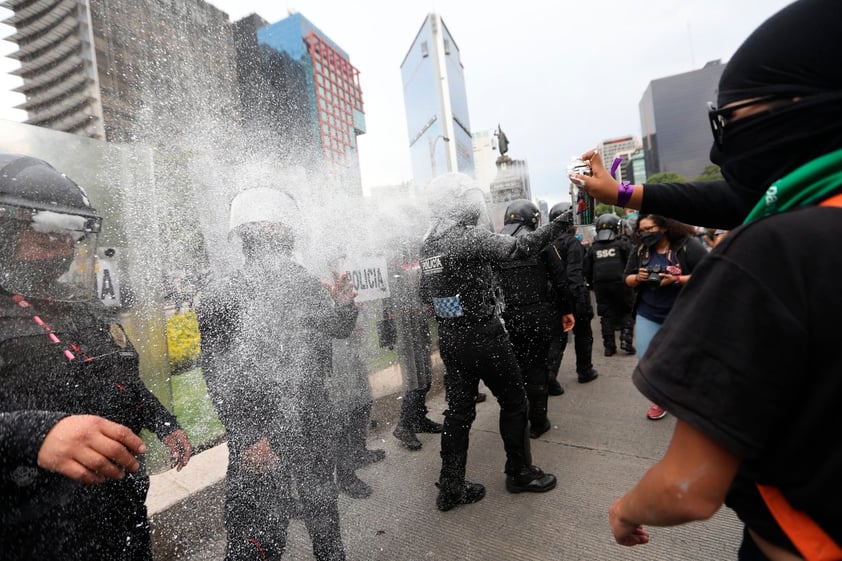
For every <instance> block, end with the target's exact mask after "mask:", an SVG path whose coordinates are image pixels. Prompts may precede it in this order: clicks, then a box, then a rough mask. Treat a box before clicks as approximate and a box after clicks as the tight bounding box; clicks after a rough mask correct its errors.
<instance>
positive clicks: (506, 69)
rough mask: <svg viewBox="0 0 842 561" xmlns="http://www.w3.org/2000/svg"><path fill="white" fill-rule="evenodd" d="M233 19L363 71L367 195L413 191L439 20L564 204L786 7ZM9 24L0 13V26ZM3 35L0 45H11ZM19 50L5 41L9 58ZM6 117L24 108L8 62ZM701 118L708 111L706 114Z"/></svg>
mask: <svg viewBox="0 0 842 561" xmlns="http://www.w3.org/2000/svg"><path fill="white" fill-rule="evenodd" d="M210 4H213V5H214V6H216V7H218V8H219V9H221V10H223V11H224V12H226V13H228V15H229V17H230V19H231V21H236V20H238V19H240V18H242V17H244V16H247V15H249V14H251V13H257V14H259V15H260V16H262V17H263V18H264V19H265V20H267V21H269V22H275V21H278V20H280V19H283V18H285V17H286V16H287V14H288V10H293V11H298V12H300V13H301V14H302V15H304V16H305V17H306V18H307V19H309V20H310V21H311V22H313V24H314V25H316V26H317V27H319V28H320V29H321V30H322V31H323V32H324V33H325V34H327V35H328V36H329V37H330V38H331V39H332V40H334V41H335V42H336V43H337V44H339V45H340V46H341V47H342V48H343V49H344V50H345V51H346V52H347V53H348V54H349V55H350V57H351V63H352V64H353V65H354V66H355V67H356V68H357V69H359V71H360V82H361V85H362V91H363V102H364V104H365V113H366V124H367V128H368V132H367V134H365V135H363V136H361V137H360V139H359V151H360V164H361V168H362V181H363V187H364V188H365V189H368V188H370V187H373V186H381V185H390V184H398V183H401V182H403V181H407V180H410V179H411V177H412V170H411V167H410V162H409V152H408V144H409V140H408V135H407V131H406V119H405V113H404V105H403V93H402V89H401V75H400V64H401V62H402V60H403V57H404V55H405V54H406V52H407V50H408V49H409V46H410V44H411V43H412V40H413V39H414V38H415V35H416V33H417V32H418V30H419V28H420V27H421V24H422V23H423V21H424V17H425V16H426V14H427V13H429V12H431V11H437V12H439V13H440V14H441V15H442V18H443V19H444V22H445V24H446V25H447V27H448V28H449V29H450V32H451V33H452V35H453V37H454V39H455V40H456V43H457V45H458V46H459V49H460V51H461V55H462V63H463V64H464V66H465V80H466V88H467V94H468V106H469V111H470V124H471V128H472V130H474V131H479V130H487V129H494V128H496V127H497V124H498V123H500V125H501V126H502V128H503V131H504V132H505V133H506V136H507V137H508V139H509V152H508V155H509V156H511V157H512V158H515V159H524V160H526V161H527V163H528V165H529V170H530V174H531V181H532V190H533V195H534V196H535V197H536V198H543V199H546V200H548V201H549V202H550V204H553V203H554V202H558V201H560V200H563V199H566V198H567V195H566V193H567V184H568V182H567V178H566V173H565V170H566V167H567V163H568V162H569V160H570V157H571V156H573V155H578V154H579V153H581V152H583V151H584V150H586V149H587V148H589V147H592V146H594V145H595V144H596V143H597V142H599V141H600V140H603V139H608V138H613V137H617V136H623V135H627V134H634V135H640V119H639V116H638V115H639V114H638V103H639V102H640V99H641V97H642V95H643V92H644V91H645V89H646V87H647V85H648V84H649V82H650V81H651V80H654V79H657V78H663V77H665V76H671V75H674V74H680V73H683V72H688V71H691V70H695V69H698V68H701V67H702V66H703V65H704V64H705V63H706V62H708V61H710V60H715V59H721V60H722V61H723V62H727V60H728V59H729V58H730V56H731V55H732V54H733V52H734V50H735V49H736V48H737V47H738V46H739V44H740V43H741V42H742V41H743V40H744V39H745V38H746V37H747V36H748V35H749V33H751V31H752V30H753V29H754V28H755V27H757V26H758V25H759V24H760V23H761V22H762V21H763V20H764V19H766V18H767V17H768V16H770V15H771V14H773V13H774V12H776V11H777V10H779V9H780V8H782V7H783V6H785V5H787V4H789V0H636V1H635V0H594V1H592V2H589V3H585V2H572V1H561V2H547V0H519V1H517V2H504V1H502V0H482V1H480V0H450V1H443V0H440V1H438V2H407V1H403V0H353V1H349V0H299V1H298V2H284V1H283V0H210ZM8 13H9V12H7V11H5V10H3V9H0V18H4V17H6V16H7V15H8ZM10 32H11V31H9V29H8V28H4V29H0V36H7V35H8V34H10ZM13 49H14V45H11V44H9V43H8V42H5V41H4V42H0V53H2V54H5V53H8V52H10V51H12V50H13ZM0 63H2V66H0V118H7V119H13V120H22V119H23V117H22V116H21V114H20V112H19V111H16V110H12V109H11V107H13V106H14V105H15V104H17V103H20V102H21V101H22V99H21V98H20V97H18V94H10V93H8V92H9V90H10V89H11V88H14V87H15V86H16V85H17V84H18V83H19V82H17V81H16V78H14V77H9V76H7V75H6V73H7V72H8V71H9V69H11V68H14V67H15V64H16V62H15V61H12V60H10V59H7V58H4V59H3V60H0ZM698 110H699V111H704V110H705V108H704V107H699V108H698Z"/></svg>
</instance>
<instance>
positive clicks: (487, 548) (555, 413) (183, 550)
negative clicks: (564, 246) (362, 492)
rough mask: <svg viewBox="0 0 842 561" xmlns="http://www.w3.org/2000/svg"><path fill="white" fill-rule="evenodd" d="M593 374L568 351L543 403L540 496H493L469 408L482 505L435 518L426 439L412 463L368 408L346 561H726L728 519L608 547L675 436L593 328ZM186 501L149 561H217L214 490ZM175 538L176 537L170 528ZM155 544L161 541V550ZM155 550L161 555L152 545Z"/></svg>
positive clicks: (497, 478) (350, 504) (498, 480)
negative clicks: (371, 457)
mask: <svg viewBox="0 0 842 561" xmlns="http://www.w3.org/2000/svg"><path fill="white" fill-rule="evenodd" d="M593 327H594V335H595V339H596V340H595V343H594V366H595V367H596V369H597V370H598V371H599V378H598V379H596V380H595V381H593V382H591V383H589V384H579V383H577V381H576V375H575V372H574V368H573V364H574V360H573V359H574V357H573V356H572V355H573V347H572V339H571V344H570V345H569V346H568V353H567V356H565V359H564V361H563V362H562V366H561V370H560V375H559V380H560V381H561V382H562V385H563V386H564V387H565V388H566V392H565V394H564V395H563V396H559V397H551V398H550V419H551V420H552V421H553V428H552V430H550V431H549V432H547V433H546V434H545V435H543V436H542V437H541V438H540V439H538V440H533V441H532V452H533V459H534V462H535V464H536V465H538V466H540V467H542V468H543V469H544V470H545V471H548V472H552V473H555V474H556V475H557V476H558V479H559V484H558V487H557V488H556V489H554V490H553V491H550V492H548V493H544V494H538V495H535V494H520V495H512V494H509V493H508V492H506V490H505V486H504V474H503V471H502V470H503V464H504V454H503V448H502V442H501V440H500V437H499V432H498V428H497V425H498V416H497V412H498V407H497V404H496V402H495V401H494V400H493V399H491V398H490V395H489V400H488V401H486V402H485V403H482V404H479V405H478V406H477V419H476V421H475V422H474V425H473V428H472V432H471V444H470V452H469V457H468V470H467V473H468V479H469V480H471V481H477V482H481V483H483V484H485V485H486V490H487V494H486V497H485V498H484V499H483V500H482V501H480V502H478V503H476V504H473V505H466V506H462V507H459V508H456V509H454V510H452V511H449V512H439V511H438V510H437V509H436V507H435V498H436V493H437V489H436V487H435V486H434V483H435V481H436V480H437V477H438V470H439V467H440V459H439V455H438V449H439V442H438V436H437V435H420V438H421V439H422V441H423V442H424V447H423V449H422V450H420V451H416V452H412V451H409V450H407V449H405V448H403V447H401V446H400V444H399V443H398V442H397V440H396V439H395V438H394V437H393V436H392V435H391V430H392V428H393V423H394V421H395V419H396V418H397V416H396V413H397V405H398V403H399V402H398V401H397V398H398V396H397V395H393V396H388V397H386V398H383V399H381V400H379V401H378V404H377V406H376V408H375V413H374V415H373V417H374V419H375V420H376V422H377V427H376V428H374V429H373V430H372V433H371V434H370V437H369V442H368V445H369V447H370V448H383V449H385V450H386V459H385V460H383V461H382V462H380V463H378V464H374V465H371V466H368V467H366V468H364V469H361V470H359V471H358V475H359V476H360V477H361V478H362V479H363V480H365V481H366V482H368V483H369V484H370V485H371V486H372V487H373V488H374V494H373V495H372V496H371V497H370V498H368V499H365V500H353V499H350V498H348V497H346V496H342V497H341V498H340V510H341V516H342V532H343V537H344V541H345V545H346V550H347V555H348V560H349V561H426V560H435V561H474V560H476V561H515V560H517V561H527V560H528V561H547V560H565V561H576V560H606V559H617V560H639V561H644V560H645V561H659V560H664V561H666V560H670V561H676V560H682V561H710V560H713V559H716V560H722V559H736V551H737V548H738V546H739V541H740V535H741V525H740V523H739V521H738V520H737V518H736V517H735V516H734V515H733V513H731V511H729V510H727V509H723V510H721V511H720V512H719V513H717V514H716V515H715V516H714V517H713V518H711V519H710V520H708V521H706V522H699V523H694V524H689V525H685V526H682V527H676V528H649V530H650V532H651V534H652V538H651V542H650V543H649V544H647V545H644V546H637V547H634V548H626V547H623V546H620V545H617V544H616V543H615V542H614V540H613V538H612V535H611V531H610V528H609V526H608V516H607V510H608V506H609V505H610V504H611V502H612V501H613V500H614V499H615V498H616V497H618V496H620V495H622V494H623V492H624V491H626V490H627V489H629V488H630V487H631V486H632V485H633V484H634V483H635V482H636V481H637V480H638V479H639V478H640V476H641V475H642V474H643V473H644V472H645V471H646V470H647V468H648V467H649V466H651V465H652V464H653V463H654V461H656V459H657V458H659V457H660V455H661V454H662V452H663V450H664V449H665V447H666V445H667V443H668V440H669V437H670V435H671V432H672V428H673V425H674V422H675V421H674V418H673V417H671V416H669V415H668V416H667V417H666V418H665V419H662V420H660V421H650V420H648V419H646V416H645V412H646V409H647V407H648V406H649V403H648V401H647V400H646V399H645V398H643V396H641V395H640V394H639V393H638V392H637V390H636V389H635V388H634V386H633V385H632V383H631V379H630V378H631V372H632V370H633V368H634V365H635V363H636V358H635V357H634V356H627V355H625V354H623V353H622V352H621V353H620V354H619V355H615V356H613V357H610V358H606V357H604V356H602V355H603V349H602V345H601V338H600V336H599V324H598V321H597V319H596V318H595V320H594V323H593ZM428 406H429V408H430V411H431V416H432V417H433V418H435V419H437V420H441V418H442V415H441V414H442V412H443V410H444V409H445V403H444V395H443V393H442V392H441V390H440V388H437V391H435V392H433V393H432V394H431V395H430V397H429V398H428ZM201 495H202V496H197V497H194V498H191V500H190V501H188V502H186V503H185V505H183V508H182V509H181V513H182V514H180V515H179V523H178V524H164V525H162V524H160V523H159V524H158V527H156V530H155V531H156V534H157V538H158V540H157V541H158V545H156V561H163V560H165V559H166V560H167V561H169V560H174V559H178V560H186V561H199V560H202V561H207V560H221V559H222V558H223V556H224V548H225V532H224V529H223V527H222V522H221V516H222V514H221V512H222V511H221V504H222V493H221V485H217V486H216V487H214V488H212V489H210V490H206V491H205V492H203V493H202V494H201ZM175 526H178V528H175ZM162 538H163V539H162ZM161 544H164V545H161ZM284 559H285V560H292V561H297V560H301V561H304V560H311V559H313V555H312V552H311V549H310V540H309V537H308V535H307V533H306V531H305V529H304V525H303V523H302V522H301V521H300V520H293V522H292V523H291V525H290V533H289V540H288V549H287V552H286V554H285V555H284Z"/></svg>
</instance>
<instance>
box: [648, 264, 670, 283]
mask: <svg viewBox="0 0 842 561" xmlns="http://www.w3.org/2000/svg"><path fill="white" fill-rule="evenodd" d="M646 272H647V273H649V276H648V277H647V278H646V280H645V281H643V282H651V283H657V284H660V283H661V275H664V274H669V273H668V272H667V270H666V269H665V268H664V267H661V266H660V265H654V266H652V267H647V268H646Z"/></svg>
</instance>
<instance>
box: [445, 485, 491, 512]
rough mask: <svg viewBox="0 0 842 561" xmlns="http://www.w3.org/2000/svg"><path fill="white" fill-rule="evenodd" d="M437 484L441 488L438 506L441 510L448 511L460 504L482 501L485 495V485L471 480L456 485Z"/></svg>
mask: <svg viewBox="0 0 842 561" xmlns="http://www.w3.org/2000/svg"><path fill="white" fill-rule="evenodd" d="M436 486H437V487H438V488H439V496H438V497H437V498H436V507H438V509H439V510H441V511H448V510H450V509H452V508H456V507H457V506H460V505H467V504H471V503H475V502H477V501H481V500H482V498H483V497H484V496H485V486H483V485H481V484H479V483H471V482H470V481H465V482H464V483H462V484H461V485H456V486H454V485H444V484H441V483H436Z"/></svg>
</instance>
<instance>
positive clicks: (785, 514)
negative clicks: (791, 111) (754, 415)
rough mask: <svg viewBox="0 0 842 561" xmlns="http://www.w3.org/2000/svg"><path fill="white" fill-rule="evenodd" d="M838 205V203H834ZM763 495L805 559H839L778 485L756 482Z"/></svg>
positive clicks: (824, 535) (838, 550)
mask: <svg viewBox="0 0 842 561" xmlns="http://www.w3.org/2000/svg"><path fill="white" fill-rule="evenodd" d="M834 206H835V205H834ZM757 489H758V490H759V491H760V496H761V497H763V501H764V502H765V503H766V506H767V507H769V512H771V513H772V516H774V517H775V521H777V523H778V526H780V527H781V529H782V530H783V531H784V533H785V534H786V535H787V537H788V538H789V539H790V540H791V541H792V543H793V544H795V547H797V548H798V551H800V552H801V555H803V556H804V559H805V560H806V561H838V560H839V559H842V548H840V547H839V545H838V544H837V543H836V542H835V541H833V538H831V537H830V536H829V535H827V533H826V532H825V531H824V530H822V528H821V526H819V525H818V524H816V523H815V521H813V519H812V518H810V517H809V516H807V514H805V513H804V512H802V511H800V510H795V509H794V508H792V505H790V504H789V501H787V500H786V497H784V495H783V493H781V491H780V490H779V489H778V488H777V487H770V486H768V485H761V484H759V483H758V484H757Z"/></svg>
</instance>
